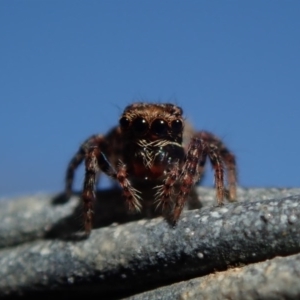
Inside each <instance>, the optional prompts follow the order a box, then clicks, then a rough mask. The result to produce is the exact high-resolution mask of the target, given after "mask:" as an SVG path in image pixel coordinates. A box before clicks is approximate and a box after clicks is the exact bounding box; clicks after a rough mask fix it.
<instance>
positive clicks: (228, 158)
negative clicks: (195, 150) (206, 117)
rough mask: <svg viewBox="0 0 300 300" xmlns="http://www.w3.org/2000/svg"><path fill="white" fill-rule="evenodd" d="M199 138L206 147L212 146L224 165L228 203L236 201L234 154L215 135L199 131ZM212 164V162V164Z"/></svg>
mask: <svg viewBox="0 0 300 300" xmlns="http://www.w3.org/2000/svg"><path fill="white" fill-rule="evenodd" d="M196 136H198V137H199V138H201V139H203V141H204V142H205V143H207V144H208V145H210V144H214V145H215V147H216V150H215V151H217V152H218V154H219V156H220V158H221V160H222V162H223V164H224V167H225V171H226V175H227V182H228V187H229V189H228V190H229V191H228V197H227V198H229V200H230V201H234V200H235V199H236V184H237V168H236V159H235V156H234V154H233V153H232V152H231V151H230V150H228V148H227V147H226V146H225V145H224V143H223V142H222V141H221V140H220V139H219V138H218V137H216V136H215V135H213V134H212V133H210V132H207V131H201V132H199V133H197V134H196ZM212 160H213V161H215V159H214V158H212V159H211V162H212ZM212 164H213V162H212Z"/></svg>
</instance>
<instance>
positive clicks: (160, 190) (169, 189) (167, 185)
mask: <svg viewBox="0 0 300 300" xmlns="http://www.w3.org/2000/svg"><path fill="white" fill-rule="evenodd" d="M167 174H168V175H167V177H166V178H165V180H164V183H163V184H162V185H159V186H156V187H155V189H156V190H157V191H156V193H155V198H156V200H155V202H156V203H157V207H156V208H158V207H159V206H160V205H161V207H162V211H165V210H166V209H167V208H170V207H171V195H172V193H173V188H174V184H175V182H176V181H177V179H178V177H179V162H178V161H177V162H176V163H174V164H173V166H172V168H171V169H170V170H169V172H168V173H167Z"/></svg>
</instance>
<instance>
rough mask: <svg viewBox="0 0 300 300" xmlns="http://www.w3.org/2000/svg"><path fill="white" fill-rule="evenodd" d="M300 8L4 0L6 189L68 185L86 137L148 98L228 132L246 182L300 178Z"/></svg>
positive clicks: (0, 69)
mask: <svg viewBox="0 0 300 300" xmlns="http://www.w3.org/2000/svg"><path fill="white" fill-rule="evenodd" d="M299 15H300V2H299V1H276V0H273V1H267V0H266V1H256V0H251V1H200V0H199V1H178V0H164V1H158V0H148V1H147V0H144V1H141V0H135V1H133V0H126V1H121V0H114V1H100V0H99V1H75V0H72V1H64V0H60V1H58V0H57V1H5V0H3V1H0V28H1V29H0V41H1V47H0V85H1V87H0V139H1V152H0V153H1V156H0V196H9V195H20V194H31V193H36V192H59V191H61V190H62V189H63V185H64V173H65V168H66V165H67V163H68V161H69V159H70V158H71V156H72V155H73V154H74V153H75V151H76V150H77V148H78V147H79V145H80V143H81V142H82V141H83V140H84V139H85V138H86V137H88V136H89V135H91V134H94V133H105V132H106V131H107V130H108V129H109V128H110V127H111V126H113V125H115V124H116V123H117V121H118V118H119V115H120V114H121V112H122V109H123V108H124V107H125V106H126V105H127V104H129V103H131V102H133V101H140V100H143V101H160V102H165V101H168V102H170V101H174V102H175V103H177V104H178V105H180V106H182V108H183V109H184V112H185V116H186V117H187V118H188V119H190V120H191V121H192V123H193V124H194V126H195V127H196V128H197V129H199V130H200V129H205V130H209V131H212V132H214V133H215V134H217V135H218V136H220V137H221V138H222V139H223V140H224V142H225V143H226V144H227V145H228V147H229V148H230V149H231V150H232V151H233V152H234V153H236V156H237V161H238V168H239V178H240V179H239V182H240V185H242V186H246V187H253V186H254V187H264V186H268V187H296V186H299V185H300V175H299V168H300V162H299V152H300V134H299V127H300V126H299V125H300V121H299V116H300V99H299V96H300V55H299V53H300V18H299ZM208 169H210V168H208ZM82 180H83V169H82V168H81V169H80V171H79V172H78V176H77V179H76V185H75V187H76V189H80V188H81V183H82ZM204 184H205V185H212V176H211V173H209V175H208V176H207V177H206V179H205V182H204Z"/></svg>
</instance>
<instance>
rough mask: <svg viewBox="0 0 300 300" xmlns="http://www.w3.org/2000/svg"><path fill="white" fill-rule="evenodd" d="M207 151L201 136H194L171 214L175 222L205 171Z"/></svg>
mask: <svg viewBox="0 0 300 300" xmlns="http://www.w3.org/2000/svg"><path fill="white" fill-rule="evenodd" d="M206 157H207V152H206V149H205V147H204V143H203V141H202V139H200V138H192V139H191V142H190V145H189V148H188V151H187V154H186V159H185V163H184V165H183V168H182V172H181V174H180V178H179V180H180V186H179V187H180V189H179V194H178V197H177V199H176V200H175V205H174V209H173V212H172V215H171V221H172V223H173V224H175V223H176V222H177V221H178V219H179V216H180V214H181V212H182V209H183V207H184V204H185V202H186V199H187V196H188V194H189V193H190V191H191V189H192V187H193V185H194V184H195V183H196V182H197V181H198V180H199V178H200V175H201V174H202V173H203V168H204V164H205V161H206Z"/></svg>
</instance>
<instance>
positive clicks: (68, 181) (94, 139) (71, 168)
mask: <svg viewBox="0 0 300 300" xmlns="http://www.w3.org/2000/svg"><path fill="white" fill-rule="evenodd" d="M103 139H104V138H103V136H101V135H93V136H91V137H89V138H88V139H87V140H86V141H85V142H83V143H82V144H81V146H80V148H79V149H78V151H77V152H76V154H75V155H74V156H73V158H72V159H71V160H70V162H69V164H68V167H67V172H66V177H65V195H66V196H67V197H70V196H71V194H72V186H73V181H74V173H75V170H76V169H77V168H78V166H79V165H80V164H81V163H82V162H83V160H84V158H85V155H86V153H87V150H88V148H89V147H90V146H91V145H94V144H97V143H101V142H102V141H103ZM98 179H99V178H98V177H97V181H98Z"/></svg>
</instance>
